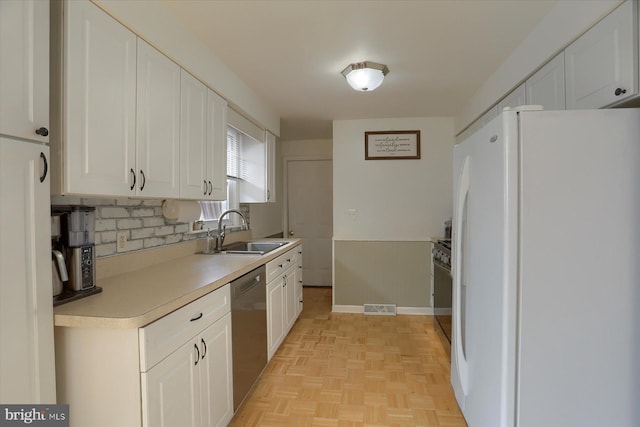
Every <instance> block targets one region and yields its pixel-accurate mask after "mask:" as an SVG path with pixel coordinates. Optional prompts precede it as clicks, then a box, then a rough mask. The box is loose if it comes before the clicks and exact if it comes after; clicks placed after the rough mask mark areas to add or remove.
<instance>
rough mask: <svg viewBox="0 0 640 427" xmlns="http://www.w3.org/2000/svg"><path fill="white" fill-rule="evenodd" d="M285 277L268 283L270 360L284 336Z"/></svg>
mask: <svg viewBox="0 0 640 427" xmlns="http://www.w3.org/2000/svg"><path fill="white" fill-rule="evenodd" d="M284 310H285V308H284V278H282V277H281V278H278V279H276V280H274V281H273V282H271V283H269V284H268V285H267V342H268V346H269V352H268V356H269V360H271V357H272V356H273V354H274V353H275V352H276V350H277V349H278V346H279V345H280V343H281V342H282V339H283V338H284V331H285V328H284V326H285V323H284V322H285V319H284Z"/></svg>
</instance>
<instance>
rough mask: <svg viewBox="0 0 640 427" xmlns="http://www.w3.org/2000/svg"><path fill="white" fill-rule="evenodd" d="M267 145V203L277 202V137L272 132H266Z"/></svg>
mask: <svg viewBox="0 0 640 427" xmlns="http://www.w3.org/2000/svg"><path fill="white" fill-rule="evenodd" d="M265 143H266V144H267V146H266V149H267V161H266V165H265V167H266V169H267V170H266V174H267V194H266V201H267V202H271V203H273V202H275V201H276V137H275V135H273V134H272V133H271V132H268V131H266V132H265Z"/></svg>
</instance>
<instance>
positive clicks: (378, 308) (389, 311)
mask: <svg viewBox="0 0 640 427" xmlns="http://www.w3.org/2000/svg"><path fill="white" fill-rule="evenodd" d="M363 307H364V314H371V315H377V316H395V315H396V305H395V304H365V305H364V306H363Z"/></svg>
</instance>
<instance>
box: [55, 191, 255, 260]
mask: <svg viewBox="0 0 640 427" xmlns="http://www.w3.org/2000/svg"><path fill="white" fill-rule="evenodd" d="M162 202H163V201H162V200H137V199H96V198H81V197H69V196H52V197H51V204H52V205H86V206H95V208H96V233H95V244H96V257H97V258H100V257H107V256H111V255H117V254H122V253H127V252H131V251H136V250H141V249H147V248H154V247H158V246H164V245H170V244H173V243H179V242H184V241H187V240H194V239H199V238H203V237H204V235H203V234H191V233H189V232H188V231H189V223H184V222H176V221H175V220H169V219H166V218H165V217H164V216H163V215H162ZM240 210H241V211H242V212H243V214H245V215H246V216H247V220H248V214H249V208H248V205H246V206H245V205H241V207H240ZM119 233H125V235H126V237H127V239H126V240H127V243H126V245H125V246H124V247H123V248H120V249H118V245H117V236H118V234H119Z"/></svg>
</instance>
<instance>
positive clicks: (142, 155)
mask: <svg viewBox="0 0 640 427" xmlns="http://www.w3.org/2000/svg"><path fill="white" fill-rule="evenodd" d="M137 69H138V88H137V108H138V114H137V118H136V165H137V168H136V174H137V176H138V178H137V182H136V187H135V188H134V189H133V190H132V194H138V195H141V196H147V197H171V198H176V199H177V198H178V197H179V196H180V185H179V182H180V175H179V173H180V172H179V168H180V67H179V66H178V65H177V64H176V63H175V62H173V61H171V60H170V59H169V58H167V57H166V56H164V55H163V54H161V53H160V52H158V51H157V50H156V49H154V48H153V47H151V46H149V45H148V44H147V43H145V42H144V40H142V39H138V67H137Z"/></svg>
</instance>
